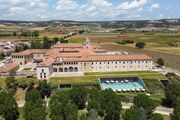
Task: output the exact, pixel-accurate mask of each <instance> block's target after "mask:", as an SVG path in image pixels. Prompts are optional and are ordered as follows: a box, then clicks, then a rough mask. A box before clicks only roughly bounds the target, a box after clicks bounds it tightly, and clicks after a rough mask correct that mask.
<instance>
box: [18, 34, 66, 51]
mask: <svg viewBox="0 0 180 120" xmlns="http://www.w3.org/2000/svg"><path fill="white" fill-rule="evenodd" d="M58 42H59V43H68V42H69V41H68V40H65V39H64V38H58V37H54V38H53V39H52V40H51V39H49V38H48V37H47V36H44V37H43V39H42V41H39V40H33V41H31V46H28V45H26V44H24V45H22V46H16V47H15V52H21V51H24V50H27V49H50V48H51V46H52V45H54V44H56V43H58Z"/></svg>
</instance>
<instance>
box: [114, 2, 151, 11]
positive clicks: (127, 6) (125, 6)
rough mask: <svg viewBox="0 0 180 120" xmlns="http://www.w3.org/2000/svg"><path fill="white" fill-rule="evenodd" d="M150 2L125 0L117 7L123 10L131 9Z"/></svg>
mask: <svg viewBox="0 0 180 120" xmlns="http://www.w3.org/2000/svg"><path fill="white" fill-rule="evenodd" d="M147 2H148V0H133V1H131V2H128V1H127V2H123V3H121V4H120V5H118V7H117V8H119V9H123V10H130V9H136V8H139V7H141V6H143V5H145V4H146V3H147Z"/></svg>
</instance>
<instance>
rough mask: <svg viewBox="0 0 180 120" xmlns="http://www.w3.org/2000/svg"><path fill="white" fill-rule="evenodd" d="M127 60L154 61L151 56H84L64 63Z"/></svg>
mask: <svg viewBox="0 0 180 120" xmlns="http://www.w3.org/2000/svg"><path fill="white" fill-rule="evenodd" d="M125 60H152V59H151V58H150V57H149V56H147V55H143V54H138V55H92V56H82V57H80V58H65V59H64V61H69V62H72V61H82V62H86V61H125Z"/></svg>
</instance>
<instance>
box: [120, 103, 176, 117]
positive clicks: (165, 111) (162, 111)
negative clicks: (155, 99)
mask: <svg viewBox="0 0 180 120" xmlns="http://www.w3.org/2000/svg"><path fill="white" fill-rule="evenodd" d="M131 106H133V103H125V102H122V108H123V109H129V108H130V107H131ZM154 113H159V114H162V115H170V114H172V113H173V108H167V107H164V106H158V107H156V109H155V111H154Z"/></svg>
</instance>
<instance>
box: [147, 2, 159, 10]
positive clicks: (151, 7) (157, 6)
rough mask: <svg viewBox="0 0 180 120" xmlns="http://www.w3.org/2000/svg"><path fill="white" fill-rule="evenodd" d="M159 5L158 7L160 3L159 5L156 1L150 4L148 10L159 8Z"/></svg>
mask: <svg viewBox="0 0 180 120" xmlns="http://www.w3.org/2000/svg"><path fill="white" fill-rule="evenodd" d="M159 7H160V5H159V4H158V3H156V4H152V5H151V6H150V8H149V11H153V10H154V9H157V8H159Z"/></svg>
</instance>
